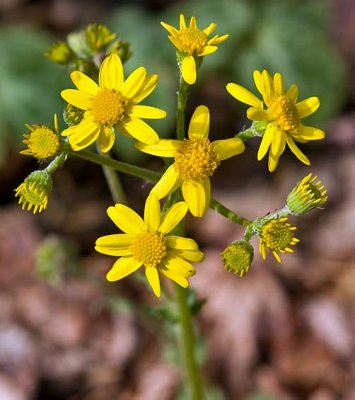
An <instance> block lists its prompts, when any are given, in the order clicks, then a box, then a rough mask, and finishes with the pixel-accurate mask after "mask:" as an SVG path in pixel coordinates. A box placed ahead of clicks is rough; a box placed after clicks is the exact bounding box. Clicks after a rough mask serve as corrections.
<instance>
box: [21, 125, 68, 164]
mask: <svg viewBox="0 0 355 400" xmlns="http://www.w3.org/2000/svg"><path fill="white" fill-rule="evenodd" d="M26 136H27V138H26V140H25V143H27V145H28V148H29V150H30V151H31V153H32V154H33V156H34V157H36V158H37V159H39V160H44V159H46V158H49V157H53V156H55V155H56V154H57V152H58V150H59V145H60V144H59V139H58V136H57V135H56V134H55V133H54V132H53V131H52V130H51V129H49V128H47V127H45V126H39V127H37V128H36V129H34V130H33V131H32V132H30V133H29V134H28V135H26Z"/></svg>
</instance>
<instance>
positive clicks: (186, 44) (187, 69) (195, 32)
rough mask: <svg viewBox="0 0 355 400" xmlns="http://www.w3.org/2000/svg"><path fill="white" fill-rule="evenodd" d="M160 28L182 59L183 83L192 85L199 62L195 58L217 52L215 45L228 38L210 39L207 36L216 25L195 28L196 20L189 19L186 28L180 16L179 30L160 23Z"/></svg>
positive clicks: (225, 36)
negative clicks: (164, 31) (167, 34)
mask: <svg viewBox="0 0 355 400" xmlns="http://www.w3.org/2000/svg"><path fill="white" fill-rule="evenodd" d="M161 24H162V26H163V27H164V28H165V29H166V30H167V31H168V32H169V33H170V36H168V37H169V39H170V41H171V42H172V44H173V45H174V46H175V47H176V49H177V50H178V52H179V55H180V57H179V58H182V62H181V66H180V68H181V74H182V77H183V78H184V81H185V82H187V83H188V84H189V85H192V84H194V83H195V81H196V69H197V68H196V62H197V64H198V65H199V63H200V60H201V59H198V58H197V57H203V56H207V55H209V54H212V53H214V52H215V51H217V49H218V47H217V45H218V44H220V43H222V42H223V41H224V40H226V39H227V38H228V36H229V35H222V36H218V35H215V36H213V37H212V38H211V39H208V36H209V35H210V34H211V33H212V32H213V31H214V30H215V29H216V26H217V25H216V24H215V23H214V22H212V23H211V24H210V25H208V27H206V28H205V29H202V30H201V29H199V28H198V27H197V23H196V18H195V17H191V19H190V25H189V26H186V21H185V17H184V15H183V14H180V27H179V29H177V28H174V27H173V26H171V25H169V24H167V23H166V22H161Z"/></svg>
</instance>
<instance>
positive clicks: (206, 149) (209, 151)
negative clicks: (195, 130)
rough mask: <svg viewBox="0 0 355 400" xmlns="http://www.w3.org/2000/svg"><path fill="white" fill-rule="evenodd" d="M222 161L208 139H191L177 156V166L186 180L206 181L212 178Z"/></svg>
mask: <svg viewBox="0 0 355 400" xmlns="http://www.w3.org/2000/svg"><path fill="white" fill-rule="evenodd" d="M219 163H220V161H219V159H218V156H217V154H216V152H215V150H214V148H213V146H212V144H211V142H210V141H209V140H208V139H205V138H191V139H188V140H186V141H185V142H184V144H183V146H182V148H181V149H180V150H179V152H178V153H177V155H176V156H175V165H176V168H177V169H178V171H179V173H180V175H181V176H182V177H183V178H184V179H189V180H193V181H200V182H202V181H204V180H205V179H206V178H208V177H209V176H212V175H213V173H214V171H215V169H216V168H217V167H218V165H219Z"/></svg>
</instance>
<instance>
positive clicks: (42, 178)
mask: <svg viewBox="0 0 355 400" xmlns="http://www.w3.org/2000/svg"><path fill="white" fill-rule="evenodd" d="M51 191H52V178H51V175H50V174H49V173H48V172H47V171H46V170H43V171H34V172H32V173H31V174H30V175H29V176H28V177H27V178H26V179H25V180H24V182H23V183H21V185H20V186H18V187H17V188H16V189H15V197H19V201H18V203H19V204H22V209H23V210H24V209H25V208H26V209H27V211H30V210H31V209H32V208H33V211H32V212H33V214H36V212H37V211H38V212H42V211H43V210H45V208H46V207H47V204H48V197H49V195H50V193H51Z"/></svg>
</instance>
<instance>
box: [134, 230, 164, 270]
mask: <svg viewBox="0 0 355 400" xmlns="http://www.w3.org/2000/svg"><path fill="white" fill-rule="evenodd" d="M131 250H132V255H133V258H134V259H135V260H137V261H140V262H142V263H143V265H145V266H146V267H157V266H158V265H159V264H160V263H161V261H162V260H163V259H164V257H166V255H167V245H166V243H165V239H164V236H163V235H162V234H159V233H153V232H147V233H142V234H141V235H138V236H137V238H136V240H135V241H134V243H133V244H132V246H131Z"/></svg>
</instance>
